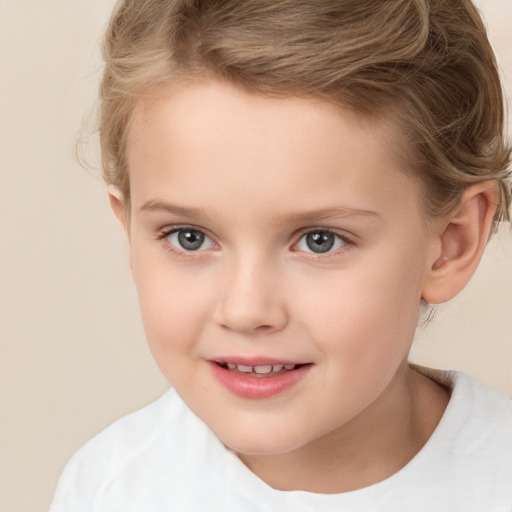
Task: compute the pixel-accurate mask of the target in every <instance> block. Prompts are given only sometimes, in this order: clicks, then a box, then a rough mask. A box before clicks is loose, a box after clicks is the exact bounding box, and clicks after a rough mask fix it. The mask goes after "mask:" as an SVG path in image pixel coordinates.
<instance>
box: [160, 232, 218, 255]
mask: <svg viewBox="0 0 512 512" xmlns="http://www.w3.org/2000/svg"><path fill="white" fill-rule="evenodd" d="M164 238H166V239H167V240H168V242H169V243H170V244H171V245H173V246H174V247H176V248H177V249H179V250H182V251H186V252H193V251H204V250H205V249H210V248H212V247H214V245H215V244H214V243H213V241H212V240H211V239H210V238H209V237H208V236H206V235H205V234H204V233H203V232H202V231H199V230H198V229H193V228H180V229H174V230H172V231H171V232H168V233H166V234H165V237H164Z"/></svg>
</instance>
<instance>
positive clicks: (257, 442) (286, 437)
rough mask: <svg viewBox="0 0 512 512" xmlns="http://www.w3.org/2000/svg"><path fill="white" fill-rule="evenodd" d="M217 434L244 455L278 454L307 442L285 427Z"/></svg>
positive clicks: (225, 443)
mask: <svg viewBox="0 0 512 512" xmlns="http://www.w3.org/2000/svg"><path fill="white" fill-rule="evenodd" d="M215 434H216V435H217V437H218V438H219V439H220V440H221V442H222V443H223V444H224V445H226V446H227V447H228V448H230V449H231V450H233V451H234V452H236V453H239V454H242V455H278V454H282V453H288V452H291V451H293V450H296V449H297V448H299V447H300V446H302V445H303V444H305V443H302V442H300V440H298V439H295V438H294V436H293V435H292V433H291V432H290V431H288V430H285V429H279V431H278V432H275V431H269V430H266V429H261V428H256V430H246V431H243V430H242V429H240V430H238V431H236V432H229V433H227V432H215Z"/></svg>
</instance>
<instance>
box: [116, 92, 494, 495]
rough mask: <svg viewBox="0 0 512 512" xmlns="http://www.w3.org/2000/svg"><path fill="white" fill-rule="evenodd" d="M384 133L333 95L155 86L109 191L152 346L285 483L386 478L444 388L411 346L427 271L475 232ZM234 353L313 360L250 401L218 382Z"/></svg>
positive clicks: (168, 372) (277, 481)
mask: <svg viewBox="0 0 512 512" xmlns="http://www.w3.org/2000/svg"><path fill="white" fill-rule="evenodd" d="M387 134H389V131H388V132H385V131H384V130H383V129H382V128H379V126H377V125H372V126H370V124H369V123H366V124H365V123H364V122H362V120H360V119H358V118H357V117H356V116H354V115H353V114H350V113H348V112H346V111H344V110H342V109H340V108H339V107H336V106H333V105H330V104H328V103H326V102H324V101H320V100H314V99H303V98H302V99H301V98H294V97H291V98H286V99H275V98H265V97H261V96H257V95H252V94H247V93H244V92H241V91H239V90H237V89H234V88H233V87H231V86H229V85H226V84H222V83H217V82H206V83H202V84H197V83H192V84H186V85H184V84H182V85H177V86H173V87H167V88H163V89H161V90H160V91H158V92H157V93H156V94H155V98H154V99H153V101H151V102H146V103H140V104H139V105H138V107H137V108H136V110H135V112H134V116H133V119H132V123H131V127H130V132H129V137H128V144H127V159H128V165H129V172H130V187H131V206H130V210H129V211H128V212H126V210H125V209H123V205H122V202H121V201H120V200H119V199H117V198H115V197H114V196H111V202H112V206H113V208H114V211H115V212H116V214H117V215H118V216H119V217H120V218H121V220H122V221H123V222H124V223H125V225H126V226H129V239H130V248H131V266H132V272H133V278H134V281H135V284H136V286H137V289H138V293H139V297H140V305H141V311H142V317H143V321H144V325H145V330H146V334H147V338H148V343H149V346H150V349H151V351H152V353H153V355H154V358H155V360H156V362H157V363H158V365H159V366H160V368H161V370H162V372H163V373H164V375H165V376H166V377H167V379H168V380H169V382H170V383H171V384H172V386H174V387H175V389H176V390H177V391H178V393H179V394H180V395H181V396H182V398H183V399H184V400H185V402H186V403H187V404H188V406H189V407H190V408H191V409H192V411H194V412H195V413H196V414H197V416H199V418H201V419H202V420H203V421H204V422H205V423H206V424H207V425H208V426H209V427H210V428H211V429H212V430H213V432H214V433H215V434H216V435H217V436H218V437H219V439H220V440H221V441H222V442H223V443H224V444H226V445H227V446H228V447H230V448H231V449H233V450H234V451H235V452H237V453H238V454H239V457H240V458H241V460H242V461H243V462H244V463H245V464H246V465H247V466H248V467H249V468H250V469H251V470H252V471H253V472H254V473H255V474H256V475H258V476H259V477H260V478H262V479H263V480H264V481H265V482H267V483H268V484H270V485H271V486H273V487H275V488H278V489H303V490H307V491H312V492H323V493H333V492H343V491H349V490H353V489H358V488H361V487H364V486H367V485H371V484H372V483H376V482H378V481H380V480H383V479H385V478H387V477H389V476H391V475H392V474H394V473H395V472H396V471H398V470H399V469H400V468H402V467H403V466H404V465H405V464H406V463H407V462H408V461H409V460H411V458H412V457H413V456H414V455H415V454H416V453H417V452H418V451H419V450H420V449H421V447H422V446H423V445H424V444H425V442H426V441H427V440H428V438H429V437H430V435H431V434H432V432H433V430H434V429H435V427H436V425H437V423H438V422H439V419H440V418H441V416H442V413H443V411H444V409H445V407H446V404H447V401H448V399H449V396H448V392H447V391H446V390H445V389H443V388H441V387H440V386H439V385H437V384H435V383H434V382H433V381H431V380H429V379H427V378H426V377H424V376H422V375H420V374H418V373H416V372H415V371H414V370H412V369H411V368H410V367H409V366H408V364H407V356H408V353H409V350H410V347H411V343H412V340H413V336H414V332H415V329H416V326H417V323H418V317H419V312H420V305H421V300H422V297H423V296H425V294H427V295H428V294H431V295H432V296H428V297H426V298H428V299H432V300H433V299H436V298H437V299H439V300H447V299H446V297H445V296H444V295H442V293H441V292H439V290H440V289H441V290H443V289H444V288H442V287H440V285H438V284H437V283H438V281H435V279H438V276H441V277H440V279H442V278H443V275H444V276H446V271H445V270H444V269H445V267H446V265H448V263H447V264H446V265H445V261H447V262H452V263H453V261H454V260H456V257H458V256H460V253H461V252H464V251H462V249H461V250H455V252H456V253H457V254H456V255H453V254H448V255H443V247H449V248H450V249H453V248H454V247H455V248H457V247H459V246H457V244H456V242H457V241H458V240H462V238H463V237H461V236H459V237H458V238H457V236H458V235H459V234H460V233H461V232H464V233H465V231H464V230H462V229H459V230H457V229H456V228H454V227H453V226H454V224H453V223H452V222H451V221H444V224H439V226H441V227H439V226H438V227H437V228H435V229H432V228H431V227H430V228H429V229H427V227H426V226H427V223H426V222H425V214H424V212H423V210H422V206H421V201H420V199H419V195H418V186H417V183H416V182H415V181H414V179H412V178H411V177H410V176H409V175H408V174H407V173H406V172H404V169H402V168H401V165H400V162H399V160H398V159H397V158H395V155H394V154H393V151H392V149H391V148H392V147H393V144H392V140H388V137H389V135H387ZM479 194H480V196H482V194H484V195H485V192H484V193H481V192H479ZM477 195H478V194H476V193H475V194H474V196H477ZM480 196H479V197H480ZM486 197H487V196H486ZM473 203H474V204H475V205H476V206H475V208H478V207H479V205H481V204H482V201H480V200H479V201H476V200H475V201H473V202H471V198H469V199H468V204H470V205H473ZM484 203H485V201H484ZM488 203H489V201H487V203H486V204H488ZM471 208H472V206H471V207H468V208H466V209H465V210H464V211H465V212H466V213H467V212H468V211H470V212H471V211H473V210H472V209H471ZM487 209H489V208H487ZM486 212H487V210H486ZM127 216H129V217H127ZM488 217H489V214H488V213H485V215H483V216H482V215H481V214H478V212H477V213H476V214H475V215H473V217H472V218H473V219H475V218H478V219H481V218H485V219H487V218H488ZM491 217H492V214H491ZM459 224H461V225H462V224H463V222H462V221H461V222H460V223H459ZM447 225H449V226H450V230H447V229H446V226H447ZM184 227H193V228H194V229H196V230H199V231H201V232H203V233H205V235H206V236H207V238H205V243H204V245H203V246H201V248H200V249H199V250H195V251H191V250H189V251H186V250H185V249H184V248H183V247H181V246H180V244H179V240H178V238H177V234H169V232H170V231H172V230H173V229H174V230H176V229H178V228H182V229H184ZM327 229H328V230H331V231H332V232H333V233H334V234H335V235H336V237H335V238H334V239H335V240H336V244H335V246H334V248H333V249H332V250H330V251H328V252H327V253H321V254H318V253H315V252H313V251H312V250H311V249H310V248H309V246H308V245H307V243H306V241H305V233H306V232H307V231H308V230H309V231H316V232H319V231H324V232H325V230H327ZM445 231H449V233H448V235H445V234H444V232H445ZM453 233H455V235H453ZM456 235H457V236H456ZM482 236H485V226H484V228H483V235H480V238H481V237H482ZM443 237H445V238H446V237H448V238H449V242H450V243H445V239H444V238H443ZM477 238H478V237H477ZM480 238H479V239H480ZM467 239H468V237H466V238H464V240H467ZM468 244H469V242H468V243H466V245H468ZM460 247H462V245H461V246H460ZM479 247H480V246H479ZM481 250H483V249H481ZM481 250H480V249H478V251H477V253H478V254H476V256H475V258H478V257H479V254H480V255H481ZM452 252H453V251H452ZM475 267H476V265H475ZM443 272H444V274H443ZM466 272H467V273H468V275H469V274H470V273H472V270H471V269H467V270H466ZM448 273H449V272H448ZM452 273H453V272H452ZM468 279H469V277H468ZM460 280H461V282H462V281H463V280H464V279H462V278H461V279H460ZM450 282H452V281H450ZM455 288H457V289H458V288H459V287H458V286H456V287H455ZM436 293H437V295H436ZM450 293H451V292H450ZM226 356H229V357H232V358H236V357H240V358H247V357H248V358H254V357H263V358H273V359H279V360H287V361H296V362H298V363H310V364H311V366H310V368H309V370H308V372H307V373H306V374H305V376H304V377H303V378H302V379H301V380H300V381H299V382H298V383H297V384H296V385H294V386H292V387H291V388H289V389H287V390H285V391H284V392H282V393H280V394H278V395H277V396H273V397H271V398H267V399H247V398H242V397H239V396H236V395H234V394H232V393H231V392H229V391H228V390H227V389H226V388H224V387H223V386H222V385H221V384H220V383H219V382H218V381H217V380H216V379H215V378H214V377H213V374H212V371H211V367H210V364H209V363H208V361H211V360H215V359H218V358H223V357H224V358H225V357H226Z"/></svg>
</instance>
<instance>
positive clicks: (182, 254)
mask: <svg viewBox="0 0 512 512" xmlns="http://www.w3.org/2000/svg"><path fill="white" fill-rule="evenodd" d="M187 230H189V231H197V232H199V233H202V234H203V235H204V236H205V237H207V238H208V239H209V240H211V242H212V244H213V245H214V246H215V247H219V246H218V244H217V243H216V242H215V241H214V240H213V238H212V237H210V236H209V235H208V234H207V233H206V232H205V231H204V230H203V229H201V228H197V227H195V226H190V225H180V226H173V227H172V228H164V229H163V230H161V231H160V232H159V233H158V234H157V237H156V239H157V240H159V241H161V242H163V245H164V248H165V249H166V250H167V251H169V252H171V253H172V254H173V255H174V256H177V257H179V258H197V257H201V256H202V254H201V253H203V252H206V251H205V250H197V251H187V250H184V249H183V250H180V249H179V248H177V247H176V246H175V245H174V244H172V243H170V242H169V241H168V240H167V238H168V237H169V236H171V235H173V234H175V233H179V232H180V231H187ZM312 233H324V234H328V235H333V236H334V237H336V238H337V239H338V240H339V241H341V242H342V243H343V245H342V247H341V248H338V249H336V250H335V251H333V252H325V253H315V252H314V251H311V252H307V251H300V250H297V249H292V250H293V251H294V252H302V253H303V254H304V255H305V257H306V258H309V259H313V260H322V261H325V260H330V259H333V258H336V257H339V256H341V254H342V253H345V252H346V251H347V250H350V249H352V248H353V247H354V245H355V244H354V242H353V241H352V240H351V239H350V238H348V237H347V236H346V235H341V234H340V233H338V232H336V231H334V230H332V229H329V228H320V227H317V228H308V229H305V230H303V231H301V232H299V233H298V235H297V236H298V239H297V241H296V242H295V243H294V244H293V247H297V245H298V244H299V242H300V241H301V240H302V239H303V238H304V237H306V236H307V235H309V234H312Z"/></svg>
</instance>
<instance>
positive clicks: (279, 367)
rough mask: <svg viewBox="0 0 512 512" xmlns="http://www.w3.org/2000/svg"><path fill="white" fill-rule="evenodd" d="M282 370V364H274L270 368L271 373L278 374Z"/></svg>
mask: <svg viewBox="0 0 512 512" xmlns="http://www.w3.org/2000/svg"><path fill="white" fill-rule="evenodd" d="M283 368H284V366H283V365H282V364H275V365H273V366H272V371H273V372H280V371H281V370H282V369H283Z"/></svg>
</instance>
